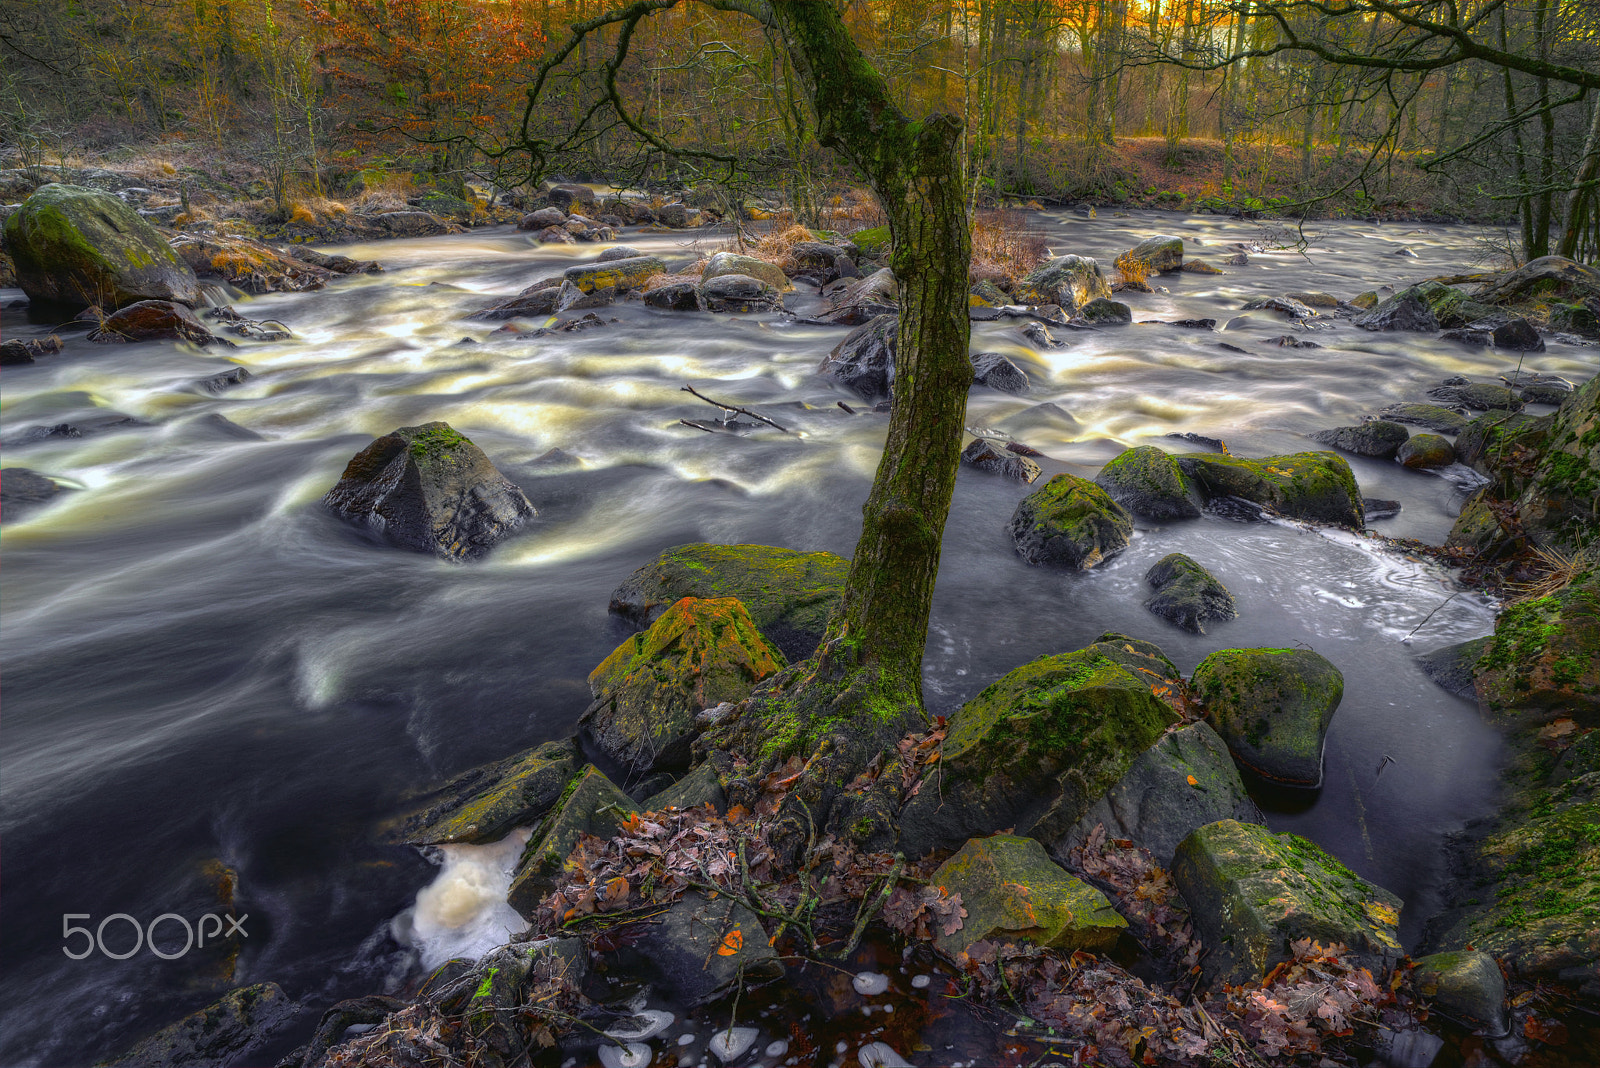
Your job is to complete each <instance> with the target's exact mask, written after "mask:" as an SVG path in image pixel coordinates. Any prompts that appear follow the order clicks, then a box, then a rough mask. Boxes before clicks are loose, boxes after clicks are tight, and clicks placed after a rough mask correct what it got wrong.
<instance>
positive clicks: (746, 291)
mask: <svg viewBox="0 0 1600 1068" xmlns="http://www.w3.org/2000/svg"><path fill="white" fill-rule="evenodd" d="M778 273H780V274H782V273H783V272H781V271H780V272H778ZM700 300H701V302H702V303H704V304H705V307H706V310H707V311H714V312H766V311H779V310H782V308H783V294H782V293H781V292H780V291H779V289H778V287H777V286H774V285H772V284H771V283H770V282H764V281H762V280H761V279H759V278H752V277H751V276H750V275H747V274H720V275H718V276H717V277H715V278H712V279H710V280H709V281H705V282H701V283H700Z"/></svg>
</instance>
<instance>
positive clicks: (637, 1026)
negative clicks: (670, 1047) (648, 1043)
mask: <svg viewBox="0 0 1600 1068" xmlns="http://www.w3.org/2000/svg"><path fill="white" fill-rule="evenodd" d="M676 1019H677V1017H676V1016H674V1015H672V1013H670V1012H664V1011H662V1010H661V1009H640V1010H638V1011H636V1012H635V1013H634V1015H633V1016H631V1017H629V1018H628V1019H626V1020H622V1021H619V1022H618V1024H617V1026H615V1027H611V1028H609V1029H607V1030H606V1032H605V1034H606V1037H607V1038H614V1039H616V1040H617V1041H618V1042H623V1043H628V1042H643V1041H644V1040H645V1039H647V1038H654V1037H655V1036H657V1035H659V1034H660V1033H661V1032H663V1031H665V1030H666V1029H667V1028H669V1027H671V1026H672V1022H673V1021H674V1020H676Z"/></svg>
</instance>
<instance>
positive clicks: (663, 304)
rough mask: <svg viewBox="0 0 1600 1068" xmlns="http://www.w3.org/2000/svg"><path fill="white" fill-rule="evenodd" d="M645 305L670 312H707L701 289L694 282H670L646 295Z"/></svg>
mask: <svg viewBox="0 0 1600 1068" xmlns="http://www.w3.org/2000/svg"><path fill="white" fill-rule="evenodd" d="M644 303H645V306H646V307H650V308H665V309H667V310H668V311H705V310H706V305H705V301H704V300H703V299H702V298H701V296H700V287H699V286H698V285H696V284H695V283H694V282H669V283H668V284H666V285H664V286H658V287H657V288H655V289H652V290H650V291H649V292H647V293H645V295H644Z"/></svg>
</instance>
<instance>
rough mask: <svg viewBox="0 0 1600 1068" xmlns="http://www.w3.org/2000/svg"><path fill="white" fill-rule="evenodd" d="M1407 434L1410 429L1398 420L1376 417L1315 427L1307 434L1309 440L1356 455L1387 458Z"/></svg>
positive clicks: (1392, 455) (1401, 443) (1389, 457)
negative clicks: (1354, 423) (1312, 432)
mask: <svg viewBox="0 0 1600 1068" xmlns="http://www.w3.org/2000/svg"><path fill="white" fill-rule="evenodd" d="M1410 436H1411V432H1410V431H1409V430H1407V429H1406V428H1405V427H1403V426H1401V425H1400V424H1399V423H1390V422H1387V421H1385V420H1382V419H1376V420H1373V421H1372V422H1368V423H1360V424H1358V425H1356V426H1340V427H1334V428H1333V429H1331V430H1319V431H1317V432H1316V433H1314V434H1312V435H1311V439H1312V440H1313V441H1318V442H1321V443H1322V444H1324V445H1332V446H1333V447H1334V448H1336V449H1341V450H1343V451H1344V452H1353V453H1355V454H1356V455H1357V456H1371V457H1374V458H1376V459H1379V460H1389V459H1392V458H1393V457H1394V454H1395V452H1396V451H1397V450H1398V449H1399V448H1400V446H1402V445H1404V444H1405V442H1406V439H1407V438H1408V437H1410Z"/></svg>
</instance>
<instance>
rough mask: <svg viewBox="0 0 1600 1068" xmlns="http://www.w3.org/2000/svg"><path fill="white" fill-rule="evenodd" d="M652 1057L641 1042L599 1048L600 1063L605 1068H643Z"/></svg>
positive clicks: (649, 1050) (651, 1053)
mask: <svg viewBox="0 0 1600 1068" xmlns="http://www.w3.org/2000/svg"><path fill="white" fill-rule="evenodd" d="M654 1057H655V1054H654V1053H653V1052H652V1051H651V1049H650V1047H649V1046H647V1045H645V1044H644V1043H643V1042H630V1043H628V1044H627V1045H626V1046H601V1047H600V1063H601V1064H603V1065H605V1068H644V1066H645V1065H647V1064H649V1063H650V1061H651V1060H652V1059H653V1058H654Z"/></svg>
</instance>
